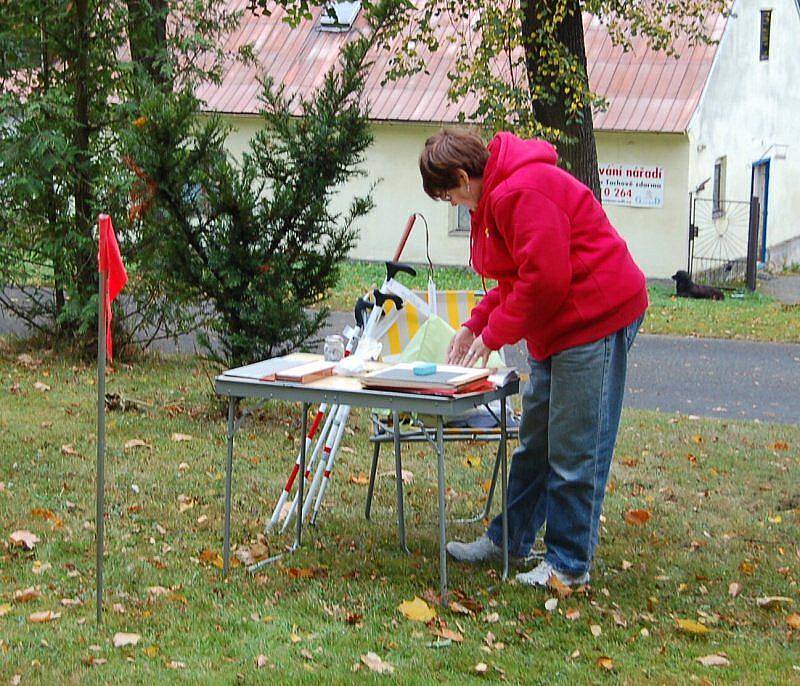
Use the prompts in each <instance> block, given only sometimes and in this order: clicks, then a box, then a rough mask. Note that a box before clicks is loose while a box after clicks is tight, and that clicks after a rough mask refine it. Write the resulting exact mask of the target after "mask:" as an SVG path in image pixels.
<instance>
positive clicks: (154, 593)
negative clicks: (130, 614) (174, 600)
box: [147, 586, 170, 600]
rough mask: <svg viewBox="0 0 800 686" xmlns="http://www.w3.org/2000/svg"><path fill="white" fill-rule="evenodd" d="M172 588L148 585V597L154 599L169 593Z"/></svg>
mask: <svg viewBox="0 0 800 686" xmlns="http://www.w3.org/2000/svg"><path fill="white" fill-rule="evenodd" d="M169 593H170V590H169V589H168V588H164V587H163V586H148V587H147V597H148V599H149V600H154V599H156V598H160V597H161V596H165V595H169Z"/></svg>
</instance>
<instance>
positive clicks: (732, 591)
mask: <svg viewBox="0 0 800 686" xmlns="http://www.w3.org/2000/svg"><path fill="white" fill-rule="evenodd" d="M741 592H742V585H741V584H740V583H739V582H738V581H731V583H730V584H728V595H730V596H731V597H732V598H735V597H736V596H737V595H739V594H740V593H741Z"/></svg>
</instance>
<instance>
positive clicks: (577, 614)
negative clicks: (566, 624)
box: [564, 607, 581, 622]
mask: <svg viewBox="0 0 800 686" xmlns="http://www.w3.org/2000/svg"><path fill="white" fill-rule="evenodd" d="M564 616H565V617H566V618H567V619H568V620H570V621H571V622H574V621H575V620H576V619H580V618H581V611H580V610H579V609H578V608H577V607H571V608H569V610H567V611H566V613H564Z"/></svg>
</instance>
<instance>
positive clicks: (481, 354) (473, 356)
mask: <svg viewBox="0 0 800 686" xmlns="http://www.w3.org/2000/svg"><path fill="white" fill-rule="evenodd" d="M491 353H492V351H491V350H490V349H489V348H487V347H486V344H485V343H484V342H483V336H478V337H477V338H476V339H475V340H474V341H472V345H471V346H470V347H469V350H468V351H467V354H466V355H464V358H463V359H462V360H461V362H459V363H458V364H460V365H463V366H464V367H485V366H486V363H487V362H488V360H489V355H491Z"/></svg>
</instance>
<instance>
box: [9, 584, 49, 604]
mask: <svg viewBox="0 0 800 686" xmlns="http://www.w3.org/2000/svg"><path fill="white" fill-rule="evenodd" d="M41 597H42V592H41V591H40V590H39V589H38V588H34V587H33V586H29V587H28V588H23V589H22V590H20V591H14V602H15V603H29V602H30V601H31V600H38V599H39V598H41Z"/></svg>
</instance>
